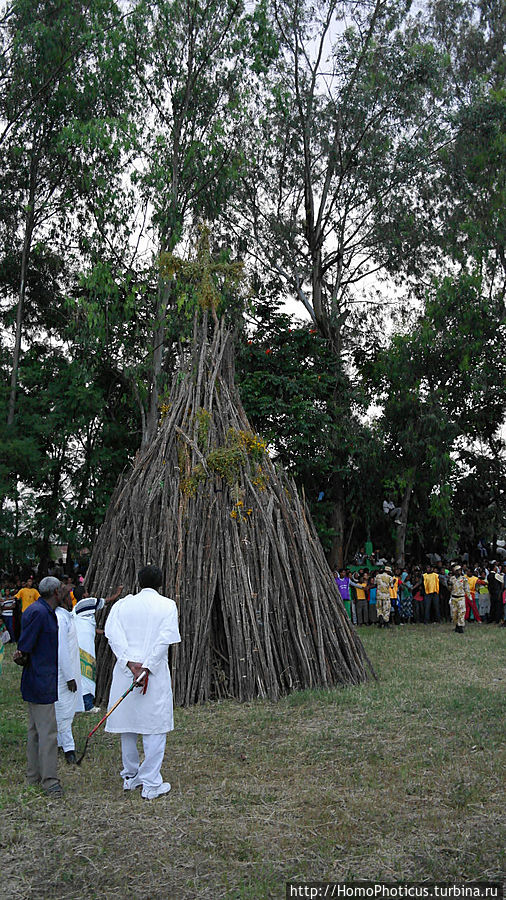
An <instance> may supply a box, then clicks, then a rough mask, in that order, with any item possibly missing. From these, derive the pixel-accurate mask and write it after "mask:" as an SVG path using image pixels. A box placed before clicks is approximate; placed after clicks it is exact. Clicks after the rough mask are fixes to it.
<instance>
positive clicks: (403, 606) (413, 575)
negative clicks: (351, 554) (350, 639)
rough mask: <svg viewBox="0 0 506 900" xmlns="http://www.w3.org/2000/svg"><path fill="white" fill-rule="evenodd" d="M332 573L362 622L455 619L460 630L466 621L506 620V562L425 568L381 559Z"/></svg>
mask: <svg viewBox="0 0 506 900" xmlns="http://www.w3.org/2000/svg"><path fill="white" fill-rule="evenodd" d="M333 574H334V579H335V582H336V584H337V587H338V589H339V592H340V594H341V598H342V600H343V602H344V606H345V608H346V612H347V613H348V616H349V617H350V620H351V621H352V622H353V624H354V625H357V626H358V627H360V626H363V625H377V626H379V627H385V626H389V625H390V624H391V623H394V624H395V625H403V624H421V623H423V624H424V625H428V624H430V623H431V622H443V621H445V622H448V621H452V622H453V623H454V624H455V630H456V631H459V632H461V631H463V628H464V624H465V623H466V622H476V623H479V624H482V623H484V622H485V623H489V624H494V623H495V624H502V625H503V626H506V565H505V564H499V563H497V562H496V561H494V560H492V561H491V562H490V563H488V564H484V563H482V564H480V565H475V566H470V565H464V566H461V565H460V564H455V565H451V566H449V567H448V568H446V567H445V566H444V565H443V563H442V562H439V563H436V564H435V565H427V566H425V567H424V568H422V566H420V565H413V566H407V567H401V566H397V567H393V566H391V565H388V564H382V565H380V566H374V567H371V568H367V567H361V568H358V567H353V570H352V568H351V567H350V569H346V568H343V569H341V570H340V571H338V570H337V569H336V570H334V573H333ZM457 601H459V602H458V603H457Z"/></svg>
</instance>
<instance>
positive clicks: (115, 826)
mask: <svg viewBox="0 0 506 900" xmlns="http://www.w3.org/2000/svg"><path fill="white" fill-rule="evenodd" d="M362 637H363V640H364V644H365V646H366V650H367V651H368V653H369V655H370V657H371V660H372V661H373V664H374V665H375V667H376V669H377V671H378V674H379V676H380V679H379V681H378V682H377V683H369V684H366V685H361V686H360V687H356V688H347V689H346V690H334V691H328V692H326V691H306V692H303V693H299V694H294V695H292V696H290V697H287V698H285V699H284V700H282V701H281V702H279V703H278V704H274V703H270V702H255V703H248V704H243V705H240V704H237V703H235V702H232V701H230V702H223V703H219V704H208V705H207V706H204V707H200V708H193V709H186V710H176V730H175V731H174V732H173V733H172V734H171V735H170V736H169V739H168V743H167V753H166V760H165V764H164V768H163V774H164V775H165V777H166V778H168V779H169V780H170V781H171V783H172V791H171V793H170V794H169V796H168V797H166V798H164V799H159V800H157V801H153V802H151V803H148V802H146V801H143V800H142V799H141V797H140V792H139V791H137V792H135V794H134V795H130V794H127V795H124V794H123V791H122V783H121V779H120V778H119V776H118V772H119V768H120V766H119V740H118V739H117V738H116V737H115V736H112V735H106V734H105V733H100V734H98V735H97V736H95V737H94V738H93V739H92V741H91V742H90V745H89V749H88V753H87V756H86V758H85V760H84V762H83V765H82V767H81V768H80V769H72V770H70V769H69V768H68V767H66V766H65V767H62V781H63V783H64V786H65V789H66V799H65V800H64V801H52V802H50V801H48V800H47V799H46V798H45V797H44V796H41V794H40V793H39V792H38V791H37V790H36V789H34V788H29V787H26V786H25V785H24V784H23V769H24V740H25V734H26V728H25V710H24V708H23V703H22V701H21V699H20V695H19V692H18V682H19V670H17V669H16V667H15V666H13V665H12V663H11V661H10V657H11V655H12V651H10V650H9V648H8V647H7V652H6V663H5V666H4V674H3V675H2V676H1V678H0V701H1V704H2V725H1V726H0V736H1V739H2V745H1V746H2V750H1V769H2V774H1V776H0V791H1V794H0V848H1V851H0V852H1V856H0V859H1V868H0V875H1V887H2V893H3V895H4V896H5V897H9V898H12V900H28V898H30V900H32V898H33V900H39V898H40V900H47V898H54V900H70V898H72V900H73V898H81V897H83V898H86V900H93V898H101V900H103V898H107V900H109V898H111V900H112V898H121V900H124V898H127V897H128V898H130V900H167V898H177V900H186V898H199V900H211V898H213V900H221V898H234V900H235V898H248V900H265V898H282V897H284V884H285V882H286V881H287V880H289V879H293V880H297V879H300V880H327V879H329V880H341V881H344V880H352V879H353V880H356V879H383V880H397V879H406V880H423V879H427V880H452V879H456V880H471V879H472V880H492V879H496V880H497V879H498V878H501V877H502V873H503V871H504V859H503V858H502V857H501V854H502V852H503V847H504V843H505V841H504V836H505V832H504V822H505V813H504V791H503V781H504V745H503V744H501V741H502V740H503V737H504V731H503V728H504V720H503V709H504V686H505V683H506V673H505V671H504V669H502V671H501V669H500V668H499V663H500V661H501V662H504V640H505V637H506V631H505V630H502V629H497V628H496V627H493V626H483V627H482V628H479V627H478V626H474V627H470V628H468V629H467V631H466V634H465V635H464V636H462V637H460V636H458V635H455V634H453V633H452V631H451V630H450V626H442V627H440V628H438V627H437V626H430V627H428V628H426V629H423V628H422V626H419V627H409V626H408V627H401V628H398V629H396V630H391V631H390V632H383V631H377V630H373V629H362ZM94 719H95V717H92V716H83V715H80V716H79V717H78V718H77V720H76V722H75V726H74V730H75V733H76V736H77V738H78V746H82V744H83V742H84V736H85V734H86V732H87V731H88V730H89V729H90V727H91V722H92V721H93V720H94ZM501 754H502V755H501Z"/></svg>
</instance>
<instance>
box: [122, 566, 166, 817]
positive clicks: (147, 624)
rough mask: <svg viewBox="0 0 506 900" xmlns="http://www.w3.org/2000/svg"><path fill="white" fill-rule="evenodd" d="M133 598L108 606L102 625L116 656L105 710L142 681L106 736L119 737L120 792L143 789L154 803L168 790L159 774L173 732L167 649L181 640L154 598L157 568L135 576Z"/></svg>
mask: <svg viewBox="0 0 506 900" xmlns="http://www.w3.org/2000/svg"><path fill="white" fill-rule="evenodd" d="M138 578H139V586H140V588H141V590H140V592H139V593H138V594H128V596H126V597H123V599H121V600H118V601H117V602H116V603H115V605H114V606H113V608H112V610H111V612H110V614H109V617H108V619H107V622H106V625H105V636H106V638H107V640H108V641H109V645H110V647H111V650H112V652H113V653H114V655H115V656H116V665H115V666H114V671H113V676H112V684H111V691H110V695H109V707H111V706H112V705H113V704H114V703H115V702H116V700H118V699H119V698H120V697H121V695H122V694H124V692H125V691H126V690H127V688H129V687H130V685H131V684H132V678H135V679H137V678H138V677H139V676H140V675H142V673H146V675H145V677H146V676H147V679H148V681H147V688H146V690H145V691H144V682H143V684H141V686H140V687H136V688H135V689H134V690H133V691H132V692H131V693H130V694H128V695H127V697H126V698H125V699H124V700H123V702H122V703H120V705H119V706H118V708H117V709H116V710H115V711H114V712H113V713H112V714H111V715H110V716H109V718H108V719H107V723H106V731H110V732H113V733H115V734H121V752H122V757H123V769H122V771H121V776H122V778H123V788H124V790H126V791H131V790H135V788H137V787H141V786H142V796H143V797H144V799H146V800H153V799H154V798H155V797H160V796H161V795H162V794H167V793H168V792H169V791H170V784H169V783H168V782H165V783H164V782H163V780H162V776H161V774H160V769H161V766H162V762H163V757H164V753H165V743H166V739H167V732H168V731H172V730H173V728H174V718H173V704H172V685H171V678H170V671H169V665H168V649H169V646H170V645H171V644H177V643H179V641H180V640H181V638H180V636H179V628H178V614H177V607H176V604H175V603H174V601H173V600H170V599H169V598H168V597H163V596H162V595H161V594H159V593H158V588H159V587H160V586H161V584H162V580H163V576H162V573H161V571H160V569H159V568H157V567H156V566H146V567H145V568H144V569H142V570H141V571H140V572H139V576H138ZM139 735H142V741H143V746H144V761H143V762H142V763H140V762H139V752H138V749H137V738H138V737H139Z"/></svg>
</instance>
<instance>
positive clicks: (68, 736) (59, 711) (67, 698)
mask: <svg viewBox="0 0 506 900" xmlns="http://www.w3.org/2000/svg"><path fill="white" fill-rule="evenodd" d="M78 702H79V693H78V692H77V691H74V692H72V691H69V689H68V687H67V685H66V684H65V685H62V684H60V683H58V700H57V701H56V703H55V705H54V711H55V713H56V727H57V729H58V746H59V747H61V748H62V750H63V751H64V753H66V752H67V750H75V749H76V745H75V743H74V738H73V736H72V722H73V721H74V715H75V712H76V709H77V704H78Z"/></svg>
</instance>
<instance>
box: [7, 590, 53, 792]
mask: <svg viewBox="0 0 506 900" xmlns="http://www.w3.org/2000/svg"><path fill="white" fill-rule="evenodd" d="M60 587H61V585H60V582H59V581H58V579H57V578H43V579H42V581H41V582H40V584H39V594H40V596H39V597H38V599H37V600H35V601H34V602H33V603H31V604H30V606H29V607H28V608H27V610H26V611H25V612H24V613H23V615H22V618H21V636H20V639H19V642H18V649H17V650H16V652H15V653H14V655H13V660H14V662H16V663H17V664H18V665H21V666H23V667H24V668H23V674H22V676H21V695H22V697H23V700H25V701H26V703H27V704H28V740H27V748H26V755H27V770H26V777H27V779H28V782H29V783H30V784H41V785H42V787H43V789H44V791H45V792H46V794H48V795H50V796H52V797H61V796H62V794H63V789H62V787H61V784H60V782H59V780H58V771H57V766H58V746H57V737H56V735H57V729H56V715H55V710H54V705H55V702H56V700H57V699H58V620H57V618H56V613H55V609H56V607H57V606H58V605H59V603H60V596H59V591H60Z"/></svg>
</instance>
